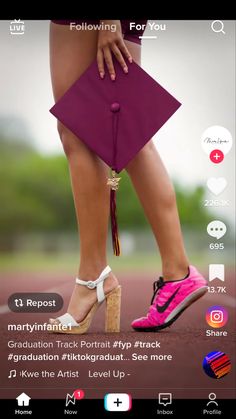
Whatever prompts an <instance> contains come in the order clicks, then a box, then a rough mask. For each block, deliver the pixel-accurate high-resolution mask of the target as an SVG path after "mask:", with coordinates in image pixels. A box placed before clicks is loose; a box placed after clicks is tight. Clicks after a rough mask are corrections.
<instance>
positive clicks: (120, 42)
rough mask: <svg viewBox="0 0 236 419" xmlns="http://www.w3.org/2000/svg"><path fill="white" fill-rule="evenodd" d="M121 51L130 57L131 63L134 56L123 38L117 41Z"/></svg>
mask: <svg viewBox="0 0 236 419" xmlns="http://www.w3.org/2000/svg"><path fill="white" fill-rule="evenodd" d="M117 45H118V47H119V49H120V51H121V52H122V54H123V55H124V56H125V57H126V58H127V59H128V61H129V62H130V63H132V61H133V58H132V55H131V54H130V52H129V50H128V48H127V46H126V45H125V43H124V41H123V40H122V39H121V40H120V41H119V42H118V43H117Z"/></svg>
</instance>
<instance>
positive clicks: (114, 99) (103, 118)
mask: <svg viewBox="0 0 236 419" xmlns="http://www.w3.org/2000/svg"><path fill="white" fill-rule="evenodd" d="M113 61H114V67H115V72H116V80H115V81H111V80H110V77H109V76H108V75H107V76H106V77H105V78H104V79H101V78H100V76H99V74H98V69H97V62H96V61H94V62H93V63H92V64H91V65H90V67H89V68H88V69H87V70H86V71H85V72H84V73H83V74H82V76H81V77H80V78H79V79H78V80H77V81H76V82H75V83H74V84H73V85H72V86H71V87H70V88H69V90H67V92H66V93H65V94H64V95H63V96H62V97H61V98H60V99H59V101H58V102H57V103H56V104H55V105H54V106H53V107H52V108H51V109H50V112H51V113H52V114H53V115H54V116H55V117H56V118H57V119H58V120H59V121H61V122H62V123H63V124H64V125H65V126H66V127H67V128H69V129H70V130H71V131H72V132H73V133H74V134H75V135H76V136H77V137H78V138H79V139H80V140H82V141H83V142H84V143H85V144H87V146H88V147H89V148H90V149H91V150H92V151H93V152H94V153H96V154H97V155H98V156H99V157H100V158H101V159H102V160H103V161H104V162H105V163H106V164H107V165H108V166H110V168H111V178H109V179H108V182H107V184H108V185H109V186H110V188H111V194H110V211H111V230H112V241H113V249H114V254H115V255H117V256H118V255H119V254H120V244H119V238H118V228H117V220H116V190H117V189H118V185H119V180H120V178H117V177H116V173H119V172H120V171H121V170H122V169H124V168H125V167H126V166H127V164H128V163H129V162H130V161H131V160H132V159H133V158H134V156H135V155H136V154H137V153H138V152H139V151H140V150H141V149H142V148H143V146H144V145H145V144H146V143H147V142H148V141H149V140H150V139H151V138H152V136H153V135H154V134H155V133H156V132H157V131H158V130H159V129H160V128H161V127H162V125H164V124H165V122H166V121H167V120H168V119H169V118H170V117H171V116H172V115H173V114H174V113H175V111H176V110H177V109H178V108H179V107H180V105H181V104H180V103H179V102H178V101H177V100H176V99H175V98H174V97H173V96H172V95H171V94H170V93H168V92H167V91H166V90H165V89H164V88H163V87H162V86H160V84H159V83H157V82H156V81H155V80H154V79H153V78H152V77H151V76H149V74H147V73H146V72H145V71H144V70H143V69H142V68H141V67H140V66H139V65H137V64H136V63H135V62H133V63H132V64H129V72H128V74H125V73H124V72H123V70H122V68H121V66H120V65H119V63H118V62H117V61H116V60H115V59H114V60H113Z"/></svg>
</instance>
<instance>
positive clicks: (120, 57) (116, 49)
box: [112, 43, 128, 73]
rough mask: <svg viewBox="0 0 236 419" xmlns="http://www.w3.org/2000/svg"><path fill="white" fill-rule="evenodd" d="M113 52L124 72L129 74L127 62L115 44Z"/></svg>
mask: <svg viewBox="0 0 236 419" xmlns="http://www.w3.org/2000/svg"><path fill="white" fill-rule="evenodd" d="M112 52H113V54H114V55H115V57H116V59H117V61H118V62H119V63H120V65H121V67H122V68H123V70H124V72H125V73H128V67H127V64H126V62H125V60H124V58H123V55H122V54H121V52H120V50H119V48H118V46H117V45H116V44H115V43H114V44H113V45H112Z"/></svg>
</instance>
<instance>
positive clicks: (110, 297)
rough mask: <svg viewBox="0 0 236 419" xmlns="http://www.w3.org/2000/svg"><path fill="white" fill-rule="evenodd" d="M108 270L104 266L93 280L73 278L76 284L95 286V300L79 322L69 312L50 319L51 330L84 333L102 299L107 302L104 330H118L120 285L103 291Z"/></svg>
mask: <svg viewBox="0 0 236 419" xmlns="http://www.w3.org/2000/svg"><path fill="white" fill-rule="evenodd" d="M110 272H111V268H110V266H106V268H105V269H104V270H103V271H102V272H101V274H100V275H99V277H98V278H97V279H96V280H95V281H83V280H82V279H79V278H76V279H75V282H76V284H78V285H84V286H86V287H87V288H89V289H91V290H93V289H95V288H96V291H97V302H96V303H95V304H94V305H93V306H92V308H91V309H90V311H89V312H88V314H87V315H86V317H85V318H84V319H83V320H82V322H80V323H77V321H76V320H75V319H74V317H72V316H71V314H69V313H65V314H63V315H62V316H60V317H57V318H56V319H55V320H53V319H51V321H50V325H51V326H52V329H51V331H52V332H56V333H71V334H73V333H76V334H83V333H86V332H87V330H88V328H89V326H90V323H91V320H92V318H93V315H94V314H95V312H96V310H97V309H98V307H99V306H100V304H101V303H102V302H103V301H104V300H106V302H107V306H106V322H105V330H106V331H107V332H119V331H120V304H121V287H120V286H117V287H116V288H115V289H114V290H112V291H111V292H109V294H107V295H105V293H104V280H105V279H106V278H107V277H108V276H109V274H110ZM58 322H59V323H58ZM61 326H63V328H61Z"/></svg>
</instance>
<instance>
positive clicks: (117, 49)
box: [97, 20, 132, 81]
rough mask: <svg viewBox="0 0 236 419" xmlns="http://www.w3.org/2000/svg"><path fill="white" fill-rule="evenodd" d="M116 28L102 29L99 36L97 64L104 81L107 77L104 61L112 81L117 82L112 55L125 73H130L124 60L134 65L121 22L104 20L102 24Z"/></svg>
mask: <svg viewBox="0 0 236 419" xmlns="http://www.w3.org/2000/svg"><path fill="white" fill-rule="evenodd" d="M102 22H103V23H104V24H107V25H109V27H111V25H113V26H116V30H115V31H114V32H112V31H111V30H106V29H100V30H99V34H98V50H97V63H98V71H99V74H100V77H101V78H102V79H103V77H104V76H105V68H104V60H105V62H106V66H107V68H108V71H109V74H110V77H111V80H113V81H114V80H115V78H116V74H115V69H114V65H113V59H112V54H114V56H115V57H116V59H117V60H118V62H119V63H120V65H121V67H122V68H123V70H124V72H125V73H128V67H127V64H126V62H125V60H124V58H127V59H128V61H129V62H130V63H132V57H131V54H130V53H129V51H128V49H127V47H126V45H125V43H124V40H123V36H122V30H121V23H120V20H103V21H101V23H102Z"/></svg>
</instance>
